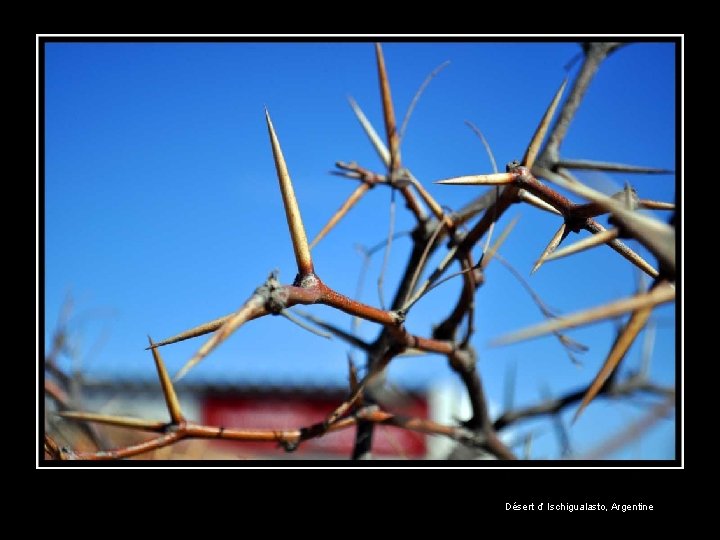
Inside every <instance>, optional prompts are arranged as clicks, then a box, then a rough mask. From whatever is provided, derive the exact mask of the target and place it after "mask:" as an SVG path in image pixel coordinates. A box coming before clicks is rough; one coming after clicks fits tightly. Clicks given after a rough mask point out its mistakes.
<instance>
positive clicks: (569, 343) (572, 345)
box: [495, 253, 588, 364]
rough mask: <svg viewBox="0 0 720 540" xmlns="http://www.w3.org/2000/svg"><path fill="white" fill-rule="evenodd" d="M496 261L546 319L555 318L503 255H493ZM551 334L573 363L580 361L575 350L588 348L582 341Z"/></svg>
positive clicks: (582, 350) (579, 350)
mask: <svg viewBox="0 0 720 540" xmlns="http://www.w3.org/2000/svg"><path fill="white" fill-rule="evenodd" d="M495 257H496V258H497V260H498V262H500V263H501V264H502V265H503V266H504V267H505V268H507V269H508V271H509V272H510V273H511V274H512V275H513V276H514V277H515V279H517V280H518V282H519V283H520V285H522V287H523V288H524V289H525V290H526V291H527V292H528V294H529V295H530V297H531V298H532V300H533V302H534V303H535V305H536V306H537V307H538V309H539V310H540V312H541V313H542V314H543V315H544V316H545V318H547V319H553V320H554V319H557V315H556V314H555V313H554V312H553V311H552V310H551V309H550V308H548V307H547V304H545V302H544V301H543V299H542V298H540V295H539V294H537V293H536V292H535V290H534V289H533V288H532V287H531V286H530V284H529V283H528V282H527V280H526V279H525V278H524V277H523V276H522V274H520V272H518V271H517V269H516V268H515V267H514V266H513V265H511V264H510V263H509V262H508V261H507V260H506V259H505V258H504V257H502V256H501V255H500V254H499V253H498V254H496V255H495ZM552 333H553V335H554V336H555V337H556V338H557V339H558V341H559V342H560V345H562V346H563V348H564V349H565V352H566V353H567V355H568V356H569V357H570V361H571V362H572V363H573V364H579V363H580V362H579V361H578V359H577V358H576V357H575V355H574V353H575V352H586V351H587V350H588V347H587V346H585V345H583V344H582V343H578V342H576V341H574V340H572V339H570V338H569V337H568V336H566V335H565V334H562V333H560V332H559V331H557V330H556V331H554V332H552Z"/></svg>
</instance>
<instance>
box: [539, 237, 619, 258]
mask: <svg viewBox="0 0 720 540" xmlns="http://www.w3.org/2000/svg"><path fill="white" fill-rule="evenodd" d="M619 234H620V231H619V230H618V229H606V230H604V231H600V232H599V233H597V234H593V235H592V236H589V237H587V238H583V239H582V240H580V241H579V242H575V243H574V244H572V245H571V246H567V247H565V248H563V249H559V250H557V251H555V252H554V253H551V254H550V255H548V256H547V257H546V258H545V262H548V261H553V260H555V259H560V258H562V257H567V256H568V255H572V254H573V253H578V252H580V251H584V250H586V249H590V248H592V247H595V246H599V245H600V244H606V243H607V242H610V241H611V240H615V239H616V238H617V237H618V235H619Z"/></svg>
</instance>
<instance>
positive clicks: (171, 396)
mask: <svg viewBox="0 0 720 540" xmlns="http://www.w3.org/2000/svg"><path fill="white" fill-rule="evenodd" d="M148 342H149V343H150V347H151V350H152V355H153V360H155V367H156V368H157V372H158V378H159V379H160V385H161V386H162V391H163V395H164V396H165V404H166V405H167V408H168V413H170V419H171V420H172V421H173V424H179V423H180V422H182V421H183V420H184V418H183V415H182V411H181V409H180V402H179V401H178V397H177V394H176V393H175V387H174V386H173V384H172V381H171V380H170V375H168V372H167V369H166V368H165V363H164V362H163V360H162V358H161V357H160V351H159V350H158V349H157V348H156V347H153V345H155V343H154V342H153V340H152V338H151V337H150V336H148Z"/></svg>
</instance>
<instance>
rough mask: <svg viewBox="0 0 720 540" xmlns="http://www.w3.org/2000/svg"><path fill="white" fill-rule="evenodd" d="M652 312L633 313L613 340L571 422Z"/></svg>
mask: <svg viewBox="0 0 720 540" xmlns="http://www.w3.org/2000/svg"><path fill="white" fill-rule="evenodd" d="M652 310H653V308H652V306H650V307H645V308H641V309H638V310H636V311H633V313H632V315H631V316H630V319H629V320H628V322H627V323H626V324H625V326H624V327H623V328H622V330H621V331H620V333H619V334H618V336H617V337H616V338H615V342H614V343H613V345H612V347H611V349H610V352H609V353H608V356H607V358H606V359H605V362H604V363H603V365H602V367H601V368H600V370H599V371H598V372H597V375H595V378H594V379H593V381H592V382H591V383H590V386H589V387H588V390H587V393H586V394H585V396H584V397H583V400H582V402H581V403H580V407H578V410H577V412H576V413H575V416H574V417H573V422H575V421H576V420H577V419H578V418H579V417H580V415H581V414H582V412H583V411H584V410H585V408H586V407H587V406H588V405H589V404H590V402H591V401H592V400H593V399H594V398H595V396H597V395H598V392H600V389H601V388H602V386H603V385H604V384H605V382H606V381H607V380H608V378H609V377H610V375H611V374H612V373H613V372H615V370H616V369H617V367H618V366H619V365H620V362H621V361H622V359H623V358H624V357H625V355H626V354H627V352H628V349H630V346H631V345H632V344H633V342H634V341H635V338H636V337H637V336H638V334H639V333H640V331H641V330H642V329H643V327H644V326H645V323H647V321H648V319H649V318H650V314H651V313H652Z"/></svg>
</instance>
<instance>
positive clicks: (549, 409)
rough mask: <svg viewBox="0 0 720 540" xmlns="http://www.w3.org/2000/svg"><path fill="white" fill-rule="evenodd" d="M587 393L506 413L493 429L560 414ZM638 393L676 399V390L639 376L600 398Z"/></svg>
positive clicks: (580, 391) (574, 393)
mask: <svg viewBox="0 0 720 540" xmlns="http://www.w3.org/2000/svg"><path fill="white" fill-rule="evenodd" d="M586 392H587V387H583V388H580V389H578V390H573V391H571V392H568V393H567V394H565V395H564V396H562V397H557V398H551V399H547V400H543V401H541V402H540V403H537V404H535V405H530V406H527V407H521V408H518V409H513V410H509V411H505V412H504V413H503V414H502V415H501V416H500V417H498V418H497V420H495V422H494V423H493V427H494V428H495V430H496V431H501V430H503V429H506V428H507V427H508V426H510V425H512V424H515V423H517V422H519V421H522V420H529V419H532V418H537V417H539V416H545V415H553V414H558V413H560V412H562V411H563V410H565V409H566V408H568V407H571V406H572V405H574V404H576V403H578V402H579V401H581V400H582V398H583V396H584V395H585V394H586ZM638 393H645V394H650V395H654V396H659V397H664V398H668V399H674V397H675V389H674V388H672V387H664V386H658V385H656V384H654V383H652V382H649V381H647V380H646V379H644V378H642V377H637V376H636V377H631V378H629V379H627V380H625V381H622V382H617V383H613V384H610V385H605V386H604V387H603V388H602V390H601V392H600V394H599V395H600V397H607V398H618V397H626V396H631V395H635V394H638Z"/></svg>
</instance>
